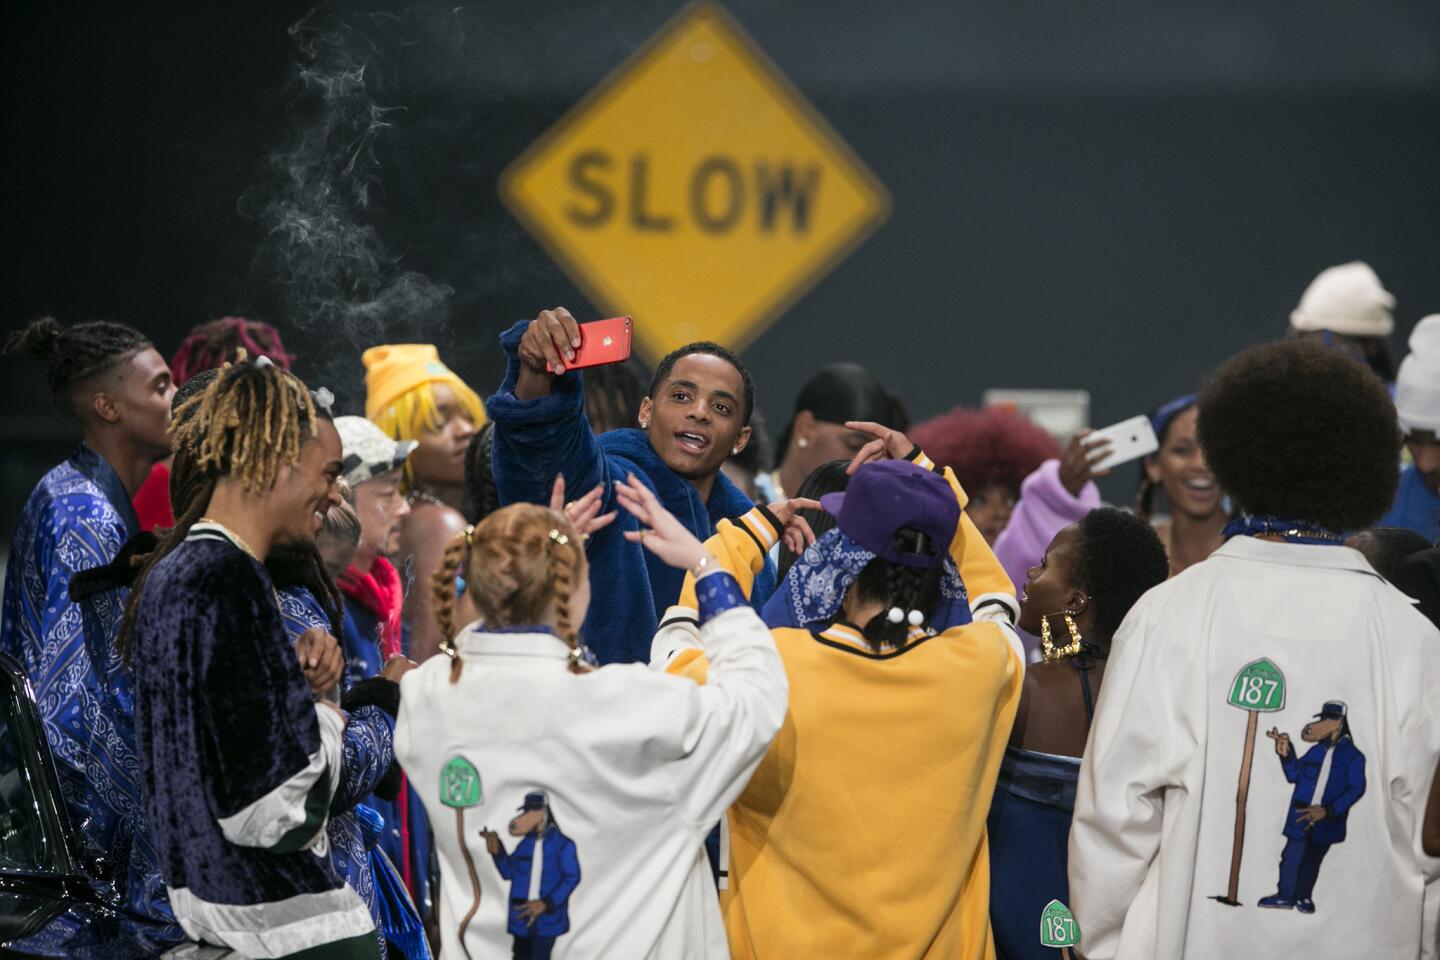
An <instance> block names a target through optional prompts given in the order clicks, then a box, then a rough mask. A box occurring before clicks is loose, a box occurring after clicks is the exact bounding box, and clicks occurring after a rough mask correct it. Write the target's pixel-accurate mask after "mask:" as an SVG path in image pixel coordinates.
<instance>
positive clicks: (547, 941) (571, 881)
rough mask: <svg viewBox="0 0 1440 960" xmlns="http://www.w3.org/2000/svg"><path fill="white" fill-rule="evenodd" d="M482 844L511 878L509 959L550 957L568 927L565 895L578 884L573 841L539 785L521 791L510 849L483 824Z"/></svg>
mask: <svg viewBox="0 0 1440 960" xmlns="http://www.w3.org/2000/svg"><path fill="white" fill-rule="evenodd" d="M480 836H482V837H484V838H485V849H486V850H488V851H489V852H490V856H491V858H492V859H494V861H495V867H496V869H498V870H499V871H500V876H502V877H504V878H505V879H506V880H509V881H510V924H509V927H508V929H509V931H510V935H511V936H513V937H514V938H515V949H514V952H513V953H512V954H511V956H512V957H513V958H514V960H549V957H550V951H552V950H554V949H555V938H556V937H558V936H560V935H561V934H563V933H567V932H569V930H570V895H571V894H572V893H574V892H575V888H576V887H577V886H579V885H580V858H579V857H578V856H577V855H576V853H575V841H573V840H571V839H570V838H569V837H567V836H565V834H563V833H561V832H560V828H559V827H558V826H557V825H556V823H555V818H554V817H553V816H551V814H550V800H549V798H548V797H547V796H546V795H545V794H544V793H543V792H541V791H535V792H532V793H527V794H525V803H524V805H522V806H521V807H520V814H519V816H517V817H516V818H515V819H514V820H511V821H510V836H512V837H520V838H521V840H520V842H519V843H518V844H516V845H515V852H514V853H506V852H505V844H504V843H503V842H502V841H501V840H500V837H499V836H498V835H497V834H496V833H495V831H493V830H490V829H488V828H487V829H484V830H481V831H480Z"/></svg>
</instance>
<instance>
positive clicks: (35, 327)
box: [5, 317, 65, 363]
mask: <svg viewBox="0 0 1440 960" xmlns="http://www.w3.org/2000/svg"><path fill="white" fill-rule="evenodd" d="M64 332H65V328H64V327H62V326H60V321H59V320H56V319H55V318H54V317H36V318H35V319H34V320H31V321H30V323H29V324H27V325H26V327H25V329H23V330H16V331H15V332H14V333H12V334H10V337H9V339H8V340H6V341H5V352H6V353H27V354H29V355H30V356H32V357H34V358H35V359H36V360H39V361H40V362H41V363H49V362H50V358H51V357H53V356H54V355H55V351H56V350H58V349H59V348H60V336H61V334H63V333H64Z"/></svg>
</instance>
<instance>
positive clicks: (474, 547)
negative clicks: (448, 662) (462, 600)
mask: <svg viewBox="0 0 1440 960" xmlns="http://www.w3.org/2000/svg"><path fill="white" fill-rule="evenodd" d="M467 536H468V542H467ZM457 575H462V576H463V577H464V580H465V584H466V586H465V592H466V593H467V594H468V595H469V597H470V599H471V600H472V601H473V602H474V603H475V608H476V609H477V610H479V611H480V620H481V622H482V623H484V624H485V625H486V626H488V627H511V626H523V625H527V624H539V623H542V622H544V620H545V619H546V617H547V616H549V615H550V614H551V612H552V610H553V613H554V616H555V621H556V626H557V628H558V630H559V633H560V635H561V637H562V638H564V640H565V641H566V642H567V643H569V644H572V645H573V644H574V643H575V639H576V638H575V633H576V630H577V626H576V625H575V624H574V623H573V622H572V621H571V615H570V603H571V599H572V598H573V596H574V593H575V590H576V589H577V587H578V585H579V584H581V583H582V582H583V578H584V577H586V576H587V575H588V570H587V566H586V562H585V551H584V548H583V547H582V546H581V544H580V535H579V533H577V532H576V530H575V527H574V525H573V524H571V522H570V520H569V518H567V517H566V516H565V514H563V513H560V512H557V511H555V510H551V509H549V508H548V507H541V506H537V505H536V504H533V503H515V504H511V505H510V506H508V507H502V508H501V509H499V510H497V511H495V512H494V513H492V514H490V515H489V516H488V517H486V518H485V519H484V520H482V521H481V522H480V523H479V524H478V525H476V526H475V527H474V529H473V530H469V531H466V533H464V534H459V535H457V536H456V537H455V538H454V539H453V540H451V541H450V543H449V544H447V545H446V547H445V552H444V554H442V556H441V560H440V567H439V569H438V570H436V571H435V573H434V574H432V575H431V581H430V587H431V590H433V591H434V593H433V595H432V605H433V609H434V612H435V622H436V625H437V626H439V628H440V632H441V634H442V636H445V637H447V638H453V637H454V636H455V601H456V579H455V578H456V576H457ZM446 652H447V653H450V654H451V656H453V657H454V659H455V663H454V665H453V666H452V667H451V670H450V679H451V682H454V681H455V680H456V679H458V678H459V676H460V657H459V654H458V653H457V652H456V651H454V649H453V648H451V649H450V650H447V651H446ZM572 669H574V666H573V665H572Z"/></svg>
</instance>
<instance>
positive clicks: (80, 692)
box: [0, 446, 183, 957]
mask: <svg viewBox="0 0 1440 960" xmlns="http://www.w3.org/2000/svg"><path fill="white" fill-rule="evenodd" d="M138 528H139V527H138V524H137V523H136V521H135V514H134V510H133V508H132V507H131V505H130V501H129V500H128V499H127V498H126V496H125V489H124V487H123V485H121V483H120V479H119V477H118V476H116V474H115V471H114V470H113V469H111V467H110V465H109V464H108V463H106V462H105V461H104V460H103V459H102V458H100V457H99V456H98V455H96V454H95V453H94V452H93V451H91V450H89V449H88V448H85V447H83V446H82V447H81V448H80V449H79V450H78V451H77V452H76V454H75V455H74V456H72V457H71V458H70V459H69V460H66V461H65V462H64V463H61V464H60V465H59V466H57V467H55V468H54V469H52V470H51V471H50V472H49V473H47V474H46V475H45V476H44V477H43V478H42V479H41V481H40V483H39V484H38V485H37V486H36V487H35V490H34V492H33V493H31V495H30V498H29V500H27V501H26V503H25V507H24V509H23V511H22V512H21V516H20V526H19V529H18V530H17V531H16V533H15V538H14V540H13V541H12V542H11V552H10V560H9V566H8V568H7V570H6V575H5V598H4V607H3V615H0V649H4V650H5V652H6V653H8V654H10V655H11V656H12V657H14V658H15V659H17V660H18V661H19V662H20V663H21V664H22V665H23V666H24V667H25V670H26V672H27V673H28V674H29V677H30V683H31V686H32V687H33V689H34V692H35V698H36V702H37V705H38V706H39V709H40V716H41V720H42V723H43V724H44V727H45V738H46V740H47V741H48V742H49V745H50V749H51V752H52V753H53V755H54V757H55V765H56V769H57V772H58V773H59V775H60V786H61V792H62V794H63V795H64V799H65V805H66V808H67V811H68V813H69V816H70V821H71V823H72V825H74V826H75V827H76V828H77V830H80V831H82V835H81V840H82V842H83V843H84V845H85V846H86V847H88V848H89V849H90V850H91V851H92V852H95V853H98V854H103V855H104V856H105V857H106V858H107V859H108V860H109V861H110V862H111V863H112V864H114V873H113V877H112V879H110V880H108V881H101V880H98V879H97V880H93V881H92V882H93V886H94V887H95V889H96V892H97V893H100V894H101V895H102V896H103V897H104V898H105V899H107V900H110V901H112V902H119V903H121V904H122V905H123V907H124V909H123V910H122V911H121V912H118V913H115V914H108V913H107V914H105V915H102V916H98V917H89V918H86V917H81V916H78V915H76V914H74V913H73V912H72V913H67V914H65V915H62V916H61V917H60V918H58V919H57V920H56V921H54V922H53V923H51V924H50V925H49V926H48V927H47V928H46V929H45V930H43V931H41V932H40V933H39V934H36V935H35V936H34V937H32V938H29V939H27V941H25V942H24V943H23V944H16V945H15V946H17V947H23V949H25V950H26V951H27V952H30V953H36V954H41V955H54V956H66V955H69V956H76V955H82V954H83V955H85V956H98V957H103V956H129V955H135V954H136V953H137V952H139V953H148V952H152V951H153V952H160V951H161V950H163V949H164V948H165V947H166V946H168V945H172V944H174V943H177V942H179V941H180V940H181V939H183V933H182V931H181V930H180V927H179V925H178V924H176V922H175V919H174V916H173V914H172V913H171V912H170V907H169V903H168V901H167V898H166V895H165V886H164V882H163V880H162V879H161V876H160V868H159V855H158V853H157V851H156V848H155V845H154V843H153V841H152V839H151V834H150V831H149V829H148V827H147V824H146V821H145V816H144V809H143V806H142V801H141V791H140V771H139V760H138V756H137V754H136V750H135V731H134V716H135V708H134V700H133V696H132V693H131V686H130V676H129V673H128V671H127V670H126V669H125V668H124V666H123V664H122V663H121V662H120V658H119V657H118V655H117V654H116V651H115V639H116V636H117V634H118V630H119V625H120V620H121V618H122V616H123V614H124V611H125V603H126V600H127V598H128V594H127V593H126V592H125V591H111V592H108V593H101V594H98V595H96V596H94V597H91V598H89V599H87V600H84V601H82V602H80V603H72V602H71V601H70V598H69V585H70V578H71V577H73V576H74V575H75V574H76V573H78V572H80V571H82V570H88V569H90V568H92V567H98V566H103V565H104V564H107V563H109V562H110V561H111V560H113V559H114V558H115V556H116V555H117V554H118V553H119V552H120V548H121V547H122V546H123V545H124V543H125V541H126V539H127V538H128V537H129V536H130V535H132V534H133V533H135V532H136V531H137V530H138ZM156 948H158V949H156Z"/></svg>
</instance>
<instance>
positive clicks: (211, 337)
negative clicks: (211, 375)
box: [170, 317, 295, 386]
mask: <svg viewBox="0 0 1440 960" xmlns="http://www.w3.org/2000/svg"><path fill="white" fill-rule="evenodd" d="M242 348H243V349H244V350H245V353H246V354H247V355H248V356H250V357H257V356H259V355H261V354H264V355H265V356H267V357H269V358H270V359H271V360H272V361H274V363H275V366H277V367H279V368H280V369H282V370H289V369H290V364H291V362H292V361H293V360H294V359H295V358H294V357H293V356H291V355H290V354H289V353H286V352H285V344H284V342H283V341H281V339H280V331H279V330H276V329H275V328H274V327H272V326H270V324H268V323H264V322H263V321H260V320H248V319H246V318H245V317H221V318H220V319H219V320H211V321H210V322H209V323H202V324H201V325H200V326H198V327H196V328H195V329H194V330H192V331H190V335H189V336H187V337H186V338H185V339H184V340H181V341H180V346H179V347H178V348H177V349H176V351H175V356H174V357H173V358H172V359H171V360H170V374H171V376H172V377H173V378H174V380H175V385H176V386H179V385H180V384H182V383H184V382H185V381H186V380H189V379H190V378H191V377H193V376H195V374H197V373H203V372H205V371H206V370H215V369H217V368H219V367H221V366H224V365H225V364H227V363H231V362H233V361H234V360H235V358H236V355H237V354H236V351H237V350H239V349H242Z"/></svg>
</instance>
